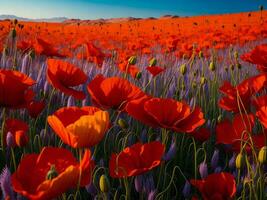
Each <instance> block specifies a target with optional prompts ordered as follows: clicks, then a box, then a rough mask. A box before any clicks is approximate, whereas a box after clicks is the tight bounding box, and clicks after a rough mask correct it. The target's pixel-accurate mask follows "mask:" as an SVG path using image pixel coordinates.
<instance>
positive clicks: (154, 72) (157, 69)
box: [146, 66, 165, 77]
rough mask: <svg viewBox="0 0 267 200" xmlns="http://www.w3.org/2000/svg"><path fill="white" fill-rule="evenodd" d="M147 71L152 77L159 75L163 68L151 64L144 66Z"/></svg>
mask: <svg viewBox="0 0 267 200" xmlns="http://www.w3.org/2000/svg"><path fill="white" fill-rule="evenodd" d="M146 69H147V71H149V72H150V73H151V74H152V76H153V77H155V76H157V75H159V74H160V73H162V72H163V71H164V70H165V69H163V68H161V67H157V66H151V67H147V68H146Z"/></svg>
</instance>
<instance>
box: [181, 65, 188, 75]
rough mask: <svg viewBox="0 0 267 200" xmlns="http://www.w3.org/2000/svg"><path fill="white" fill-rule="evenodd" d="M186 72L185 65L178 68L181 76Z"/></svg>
mask: <svg viewBox="0 0 267 200" xmlns="http://www.w3.org/2000/svg"><path fill="white" fill-rule="evenodd" d="M186 71H187V68H186V64H182V65H181V66H180V73H181V74H182V75H185V74H186Z"/></svg>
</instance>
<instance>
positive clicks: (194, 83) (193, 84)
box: [192, 81, 197, 89]
mask: <svg viewBox="0 0 267 200" xmlns="http://www.w3.org/2000/svg"><path fill="white" fill-rule="evenodd" d="M192 87H193V88H194V89H195V88H197V83H196V81H194V82H193V83H192Z"/></svg>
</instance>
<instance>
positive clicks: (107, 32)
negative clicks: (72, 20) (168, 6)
mask: <svg viewBox="0 0 267 200" xmlns="http://www.w3.org/2000/svg"><path fill="white" fill-rule="evenodd" d="M164 20H165V21H164ZM164 20H152V19H150V20H143V21H142V20H141V21H133V22H127V23H114V24H95V25H82V24H79V23H78V24H67V25H66V24H53V23H51V24H49V23H30V22H19V21H17V20H14V21H2V22H1V21H0V50H1V54H0V58H1V60H0V67H1V68H0V107H1V118H0V120H1V122H0V124H1V131H0V133H1V134H0V136H1V138H0V170H1V175H0V186H1V192H0V197H1V198H0V199H4V200H21V199H22V200H23V199H29V200H49V199H62V200H71V199H127V200H130V199H148V200H154V199H157V200H162V199H175V200H176V199H190V200H191V199H192V200H197V199H199V200H200V199H204V200H231V199H252V200H264V199H267V145H266V142H267V135H266V133H267V132H266V130H267V93H266V91H267V90H266V89H267V13H266V12H265V11H264V10H263V8H261V10H260V11H259V12H252V13H242V14H239V15H238V14H233V15H229V16H228V15H225V16H206V18H205V17H199V18H182V19H164ZM229 20H230V21H229Z"/></svg>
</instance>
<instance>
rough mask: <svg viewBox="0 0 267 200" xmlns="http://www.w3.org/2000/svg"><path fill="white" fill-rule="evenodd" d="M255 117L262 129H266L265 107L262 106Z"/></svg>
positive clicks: (266, 107)
mask: <svg viewBox="0 0 267 200" xmlns="http://www.w3.org/2000/svg"><path fill="white" fill-rule="evenodd" d="M256 116H257V117H258V119H259V120H260V122H261V124H262V125H263V126H264V128H267V106H262V107H260V108H259V110H258V111H257V113H256Z"/></svg>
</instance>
